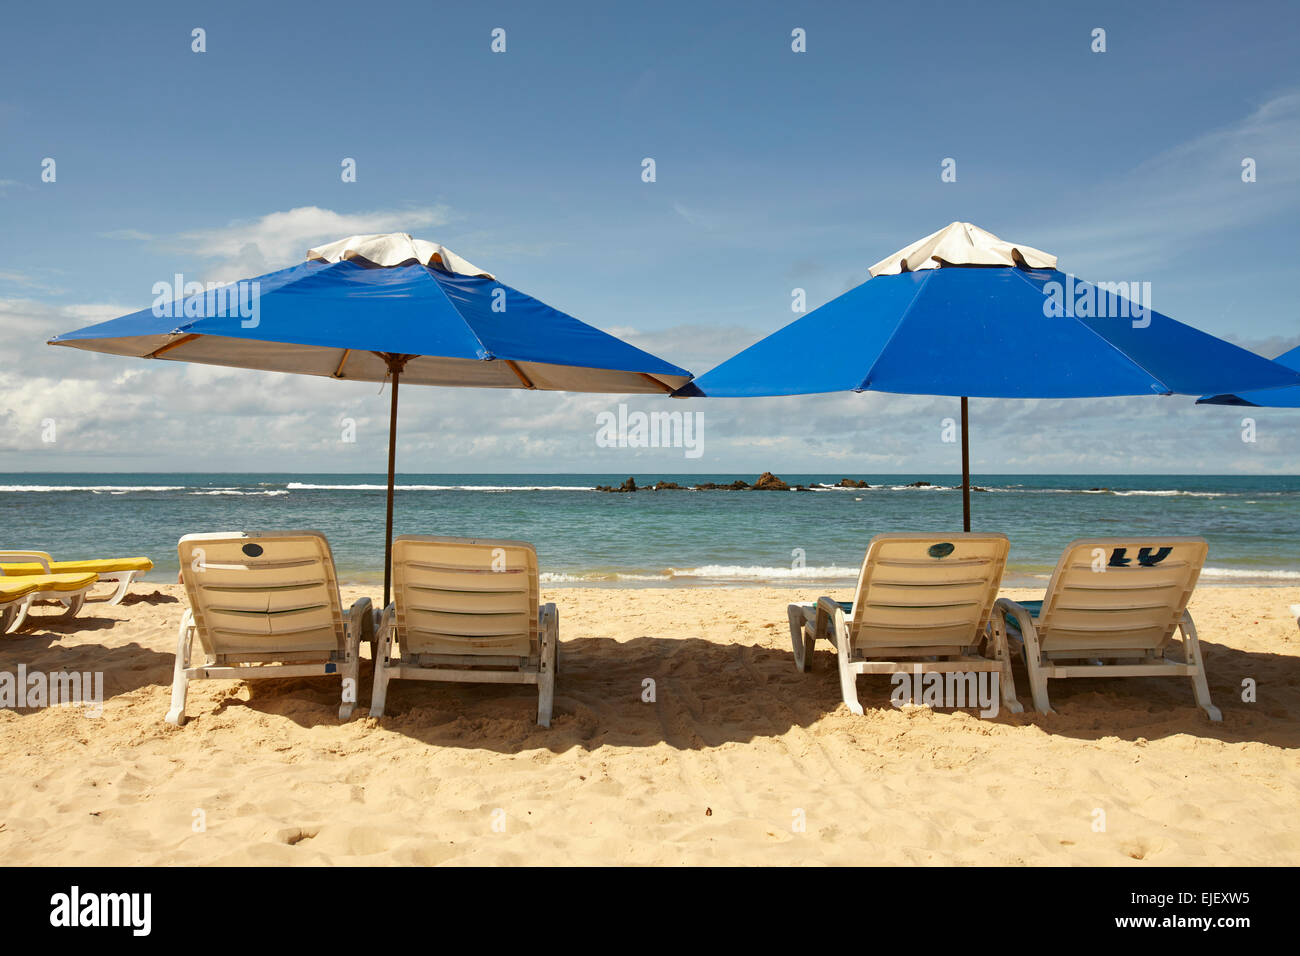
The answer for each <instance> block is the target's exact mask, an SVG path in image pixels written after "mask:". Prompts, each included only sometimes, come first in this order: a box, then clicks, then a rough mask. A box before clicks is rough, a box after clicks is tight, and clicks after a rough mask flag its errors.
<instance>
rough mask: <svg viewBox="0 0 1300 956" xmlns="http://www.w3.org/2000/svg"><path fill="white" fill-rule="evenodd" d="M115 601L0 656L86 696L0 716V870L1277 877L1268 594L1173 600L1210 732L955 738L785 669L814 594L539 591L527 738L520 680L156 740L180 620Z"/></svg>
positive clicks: (1114, 696) (979, 733)
mask: <svg viewBox="0 0 1300 956" xmlns="http://www.w3.org/2000/svg"><path fill="white" fill-rule="evenodd" d="M135 590H136V591H137V592H138V594H139V595H140V596H139V597H136V598H134V599H128V601H129V602H130V603H127V604H124V605H122V606H120V607H116V608H109V607H105V606H104V605H103V604H100V603H91V604H89V605H88V606H87V607H86V609H85V611H84V612H83V616H82V619H81V620H79V621H78V622H77V623H76V624H75V625H73V626H66V625H63V624H58V623H50V622H52V621H53V618H52V614H53V610H52V609H42V610H38V611H37V612H36V614H38V615H40V620H39V621H38V623H37V624H36V625H33V626H29V627H28V628H26V629H25V630H24V631H23V632H22V633H20V634H18V635H9V636H6V637H4V638H3V639H0V669H3V670H8V671H10V672H13V671H15V670H16V669H17V665H18V664H19V663H20V662H22V663H25V664H26V665H27V667H28V669H29V670H41V671H47V672H48V671H57V670H80V671H85V670H91V671H94V670H100V671H103V672H104V673H105V694H106V698H107V699H106V702H105V708H104V714H103V716H102V717H101V718H98V719H94V718H90V717H87V716H85V715H84V714H83V713H81V712H79V711H77V710H75V709H73V708H51V709H45V710H29V711H0V752H2V753H3V760H4V768H5V773H4V776H3V781H2V782H0V851H2V852H3V858H4V860H5V862H6V863H7V864H9V865H30V864H91V865H98V864H158V863H162V864H170V863H180V864H196V863H217V864H242V863H272V864H293V863H306V864H321V863H338V864H349V863H352V864H376V863H444V862H448V863H473V864H530V863H578V864H582V863H655V864H681V863H692V864H699V863H705V864H707V863H741V864H762V863H852V864H876V863H885V864H889V863H994V864H996V863H1039V864H1071V863H1097V864H1134V863H1139V862H1142V863H1154V864H1192V865H1203V864H1247V865H1251V864H1290V865H1294V864H1296V863H1300V814H1297V813H1296V807H1297V805H1298V803H1300V799H1298V798H1300V758H1298V757H1297V747H1298V746H1300V631H1298V630H1297V627H1296V622H1295V619H1294V618H1293V617H1291V616H1290V613H1289V610H1288V605H1290V604H1294V603H1297V602H1300V589H1296V588H1285V589H1284V588H1274V589H1246V588H1217V589H1216V588H1207V587H1203V588H1201V589H1200V590H1199V591H1198V592H1197V594H1196V597H1195V600H1194V602H1193V604H1192V610H1193V613H1194V614H1195V616H1196V619H1197V622H1198V625H1199V629H1200V633H1201V639H1202V642H1203V645H1204V647H1205V654H1206V659H1207V664H1208V669H1209V673H1210V688H1211V691H1212V693H1213V696H1214V700H1215V703H1216V704H1218V705H1219V707H1221V708H1222V710H1223V715H1224V720H1223V723H1222V724H1211V723H1210V722H1209V721H1208V720H1207V718H1206V716H1205V714H1204V713H1203V712H1202V711H1201V710H1200V709H1199V708H1197V707H1196V706H1195V703H1194V701H1193V698H1192V692H1191V687H1190V684H1189V682H1188V681H1186V680H1182V679H1163V680H1155V679H1142V680H1105V681H1103V680H1077V681H1058V682H1053V684H1052V698H1053V703H1054V705H1055V706H1056V707H1057V709H1058V711H1059V713H1058V714H1057V715H1055V716H1048V717H1043V716H1040V715H1037V714H1034V713H1032V710H1031V709H1030V712H1029V713H1026V714H1025V715H1021V716H1012V715H1007V714H1004V715H1002V716H1000V717H998V718H996V719H993V720H982V719H980V718H978V717H976V716H975V715H974V714H973V712H944V711H940V712H934V711H930V710H926V709H908V710H897V709H894V708H892V707H890V706H889V691H890V684H889V680H888V678H884V677H880V678H865V677H864V678H862V679H861V680H860V681H859V694H860V697H861V699H862V703H863V705H864V706H865V707H866V708H867V713H866V715H865V716H862V717H854V716H852V715H850V714H849V713H848V712H847V711H846V710H845V708H844V707H843V706H842V705H841V703H840V699H839V689H838V683H837V678H836V672H835V670H834V666H833V664H834V658H833V652H831V651H829V650H819V652H818V654H817V659H816V663H815V669H814V671H813V672H812V673H810V674H806V675H804V674H799V673H797V672H796V671H795V669H794V666H793V663H792V657H791V653H790V647H789V636H788V630H787V625H786V616H785V605H786V604H787V603H788V602H789V601H791V600H812V599H815V597H816V596H817V595H816V592H814V591H809V590H798V591H791V590H783V589H782V590H778V589H753V588H749V589H742V588H735V589H678V590H654V589H647V590H624V591H619V590H601V589H584V590H568V589H565V590H555V591H552V592H550V593H548V594H546V595H545V599H546V600H553V601H555V602H556V603H557V604H558V605H559V608H560V631H561V639H562V643H561V651H560V653H561V661H560V671H559V686H558V689H557V694H556V702H555V711H556V715H555V720H554V725H553V727H552V728H551V729H550V730H549V731H548V730H543V729H541V728H539V727H537V726H536V724H535V723H534V718H535V710H536V693H535V690H533V689H532V688H524V687H504V686H489V685H481V686H479V685H451V684H426V683H413V682H395V683H394V684H393V685H392V688H391V690H390V695H389V704H388V713H389V716H387V717H385V718H384V719H383V720H382V721H378V722H376V721H373V720H371V719H370V718H368V717H365V716H359V717H356V718H354V719H353V720H352V721H351V722H349V723H347V724H345V725H340V724H339V723H338V721H337V705H338V682H337V680H330V679H324V678H313V679H301V680H273V681H263V682H258V683H255V684H249V683H243V682H236V681H224V682H205V683H197V684H194V685H192V686H191V690H190V698H189V706H188V708H187V713H188V714H189V717H190V720H189V723H188V724H187V725H186V726H185V727H183V728H173V727H170V726H167V725H165V724H164V723H163V721H162V717H163V714H164V713H165V712H166V709H167V702H168V697H169V685H170V680H171V670H172V661H173V654H174V649H175V634H176V626H177V623H178V622H179V620H180V616H181V613H182V610H183V608H184V603H183V601H184V598H183V596H182V593H181V589H180V588H178V587H175V586H162V587H156V586H154V585H150V584H145V585H137V586H136V588H135ZM361 593H370V592H368V591H363V590H361V589H355V588H353V589H347V591H346V592H345V598H346V599H348V600H351V599H352V598H353V597H355V596H357V595H359V594H361ZM1008 593H1009V594H1011V595H1012V596H1027V595H1028V592H1008ZM150 595H152V596H150ZM370 596H371V597H372V598H377V595H375V594H373V593H371V594H370ZM837 596H838V597H842V598H844V599H848V598H850V597H851V594H849V593H847V592H841V593H839V594H837ZM823 647H824V645H823ZM369 676H370V668H369V664H368V663H367V664H364V665H363V668H362V677H363V691H362V707H360V708H359V713H360V714H364V713H365V709H364V705H365V703H366V702H367V701H368V697H369ZM645 678H652V679H653V680H654V681H655V682H656V685H657V688H656V689H657V700H656V702H655V703H643V702H642V700H641V696H642V681H643V680H644V679H645ZM1245 678H1253V679H1254V680H1255V681H1257V682H1258V694H1259V700H1258V702H1257V703H1244V702H1243V701H1242V699H1241V685H1242V681H1243V679H1245ZM1017 679H1018V682H1019V691H1020V696H1021V699H1022V700H1023V701H1024V702H1025V704H1026V707H1027V709H1028V708H1029V703H1030V702H1029V692H1028V682H1027V681H1026V680H1024V673H1023V671H1022V670H1021V669H1020V668H1019V665H1017ZM1096 810H1102V811H1104V812H1105V831H1104V832H1096V831H1095V830H1094V828H1093V827H1094V820H1095V819H1097V817H1096V816H1095V811H1096ZM195 811H201V813H202V819H203V820H204V821H205V823H206V830H204V831H203V832H196V831H195V827H194V824H195V821H196V819H198V817H197V816H196V813H195ZM497 811H500V812H499V813H498V812H497ZM502 814H503V815H504V816H503V819H504V831H503V832H498V831H495V830H494V829H493V824H494V821H500V820H501V819H502ZM800 814H802V817H803V819H805V820H806V831H805V832H796V831H795V828H794V827H793V826H792V825H793V824H794V823H795V822H796V821H797V820H798V819H799V818H800Z"/></svg>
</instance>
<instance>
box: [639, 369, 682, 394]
mask: <svg viewBox="0 0 1300 956" xmlns="http://www.w3.org/2000/svg"><path fill="white" fill-rule="evenodd" d="M637 374H638V375H640V376H641V377H642V378H643V379H645V380H646V381H647V382H649V383H650V384H651V385H653V386H654V387H655V388H658V389H662V390H663V391H664V392H665V393H667V394H668V395H671V394H672V393H673V392H675V391H677V389H675V388H673V387H672V386H670V385H668V384H667V383H666V382H661V381H659V379H657V378H655V377H654V376H653V375H648V374H646V373H645V372H637Z"/></svg>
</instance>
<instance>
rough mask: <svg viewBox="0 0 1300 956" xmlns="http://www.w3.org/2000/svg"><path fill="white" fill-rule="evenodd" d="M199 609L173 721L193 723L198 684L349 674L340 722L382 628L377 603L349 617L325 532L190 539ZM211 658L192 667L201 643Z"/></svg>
mask: <svg viewBox="0 0 1300 956" xmlns="http://www.w3.org/2000/svg"><path fill="white" fill-rule="evenodd" d="M179 552H180V560H181V572H182V575H183V576H184V580H185V594H186V596H187V597H188V598H189V601H190V607H189V610H187V611H186V612H185V615H184V617H182V618H181V626H180V634H179V637H178V640H177V644H176V671H175V676H174V678H173V680H172V704H171V709H170V710H169V711H167V722H168V723H169V724H177V725H180V724H183V723H184V722H185V696H186V692H187V690H188V688H189V682H190V681H192V680H238V679H241V678H242V679H246V680H251V679H256V678H259V677H308V676H313V675H317V674H321V675H326V674H329V675H334V676H338V677H342V679H343V691H342V702H341V704H340V706H339V719H340V720H347V719H348V718H349V717H351V716H352V710H353V708H354V707H355V706H356V699H357V669H358V665H359V658H358V648H359V646H360V643H361V641H362V640H368V639H369V638H370V635H371V631H372V630H373V627H374V619H373V617H372V616H371V609H370V599H369V598H361V599H360V600H358V601H357V602H356V603H355V604H353V605H352V607H351V608H349V609H348V610H347V611H346V612H345V611H344V610H343V603H342V601H341V600H340V598H339V586H338V580H337V578H336V576H335V573H334V558H333V556H332V555H331V554H330V547H329V544H328V543H327V542H326V540H325V537H324V536H323V535H322V534H320V533H319V532H316V531H277V532H262V533H258V532H251V531H232V532H224V533H221V534H187V535H186V536H185V537H183V538H181V540H180V544H179ZM196 636H197V637H198V639H199V645H200V647H201V649H202V652H203V656H204V661H203V662H202V663H200V664H195V665H193V666H191V654H192V651H193V643H194V638H195V637H196Z"/></svg>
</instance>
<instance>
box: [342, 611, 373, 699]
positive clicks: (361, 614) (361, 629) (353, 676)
mask: <svg viewBox="0 0 1300 956" xmlns="http://www.w3.org/2000/svg"><path fill="white" fill-rule="evenodd" d="M370 620H371V617H370V598H361V599H359V600H358V601H357V602H356V603H355V604H353V605H352V607H351V608H349V609H348V614H347V624H346V629H345V634H346V645H345V647H344V655H345V657H346V660H345V661H344V662H343V669H342V672H341V673H342V678H343V679H342V680H341V681H340V682H339V683H340V685H341V686H340V691H339V692H340V700H339V720H348V719H349V718H350V717H351V716H352V712H353V711H354V710H355V709H356V706H357V691H358V690H359V688H358V684H359V683H360V678H361V639H362V637H363V636H364V634H365V631H366V625H367V624H368V623H369V622H370ZM349 695H350V696H351V698H352V699H351V700H349V699H348V697H349Z"/></svg>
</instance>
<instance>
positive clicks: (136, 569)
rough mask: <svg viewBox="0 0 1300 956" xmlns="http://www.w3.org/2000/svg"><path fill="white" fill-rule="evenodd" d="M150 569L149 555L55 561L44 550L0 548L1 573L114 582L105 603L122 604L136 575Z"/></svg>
mask: <svg viewBox="0 0 1300 956" xmlns="http://www.w3.org/2000/svg"><path fill="white" fill-rule="evenodd" d="M152 568H153V562H152V561H150V560H149V559H148V558H98V559H95V560H91V561H55V560H54V559H53V558H51V557H50V556H49V554H47V553H46V552H44V551H0V574H5V575H14V576H17V575H22V574H86V573H90V574H94V575H95V577H96V578H97V579H98V580H99V581H102V582H105V583H115V584H117V590H116V591H115V592H114V593H113V596H112V597H111V598H109V600H108V603H109V604H110V605H112V604H121V603H122V598H124V597H126V589H127V588H128V587H130V586H131V582H132V581H134V580H135V578H136V576H137V575H141V574H144V573H145V572H146V571H149V570H151V569H152Z"/></svg>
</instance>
